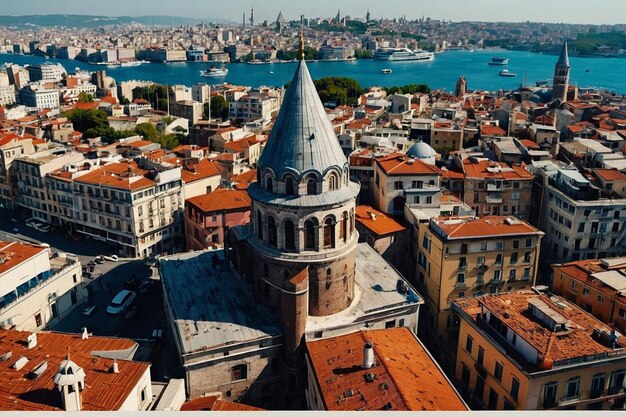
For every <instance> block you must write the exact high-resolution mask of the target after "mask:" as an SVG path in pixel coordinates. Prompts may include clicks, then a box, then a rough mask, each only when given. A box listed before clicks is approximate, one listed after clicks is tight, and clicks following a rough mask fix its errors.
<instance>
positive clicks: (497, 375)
mask: <svg viewBox="0 0 626 417" xmlns="http://www.w3.org/2000/svg"><path fill="white" fill-rule="evenodd" d="M502 369H503V367H502V363H500V362H498V361H496V366H495V368H494V370H493V376H494V378H495V379H497V380H498V381H500V382H502Z"/></svg>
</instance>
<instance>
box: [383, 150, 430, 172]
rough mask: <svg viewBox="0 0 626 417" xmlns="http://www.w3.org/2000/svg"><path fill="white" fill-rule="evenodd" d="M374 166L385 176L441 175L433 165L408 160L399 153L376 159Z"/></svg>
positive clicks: (416, 160) (411, 159) (417, 160)
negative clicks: (378, 167) (376, 165)
mask: <svg viewBox="0 0 626 417" xmlns="http://www.w3.org/2000/svg"><path fill="white" fill-rule="evenodd" d="M376 164H378V166H380V168H381V169H382V170H383V172H384V173H386V174H387V175H441V171H440V170H439V168H437V167H436V166H434V165H428V164H426V163H424V162H422V161H421V160H419V159H413V158H409V157H408V156H406V155H404V154H401V153H393V154H391V155H387V156H383V157H380V158H376Z"/></svg>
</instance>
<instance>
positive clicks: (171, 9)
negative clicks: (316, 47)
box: [0, 0, 626, 24]
mask: <svg viewBox="0 0 626 417" xmlns="http://www.w3.org/2000/svg"><path fill="white" fill-rule="evenodd" d="M253 3H256V4H255V5H254V7H255V18H256V21H257V22H261V21H263V20H265V19H267V20H268V21H270V22H271V21H274V20H276V16H277V15H278V12H279V11H281V10H282V12H283V15H284V16H285V18H286V19H288V20H291V19H299V16H300V15H301V14H304V15H305V16H308V17H319V16H322V17H329V16H334V15H335V14H336V13H337V9H341V14H342V15H345V14H349V15H351V16H359V17H363V16H364V15H365V12H366V10H367V9H368V8H369V10H370V12H371V15H372V18H379V17H380V16H384V17H399V16H402V15H406V17H407V18H409V19H411V18H418V17H422V16H426V17H431V18H433V19H445V20H454V21H461V20H482V21H494V20H498V21H515V22H520V21H526V20H531V21H540V22H559V23H593V24H601V23H626V1H624V0H597V1H594V0H433V1H424V0H314V1H306V0H262V1H261V0H256V2H254V1H253V0H226V1H222V0H104V1H102V0H17V1H13V0H0V4H1V5H2V7H1V9H0V13H1V14H4V15H25V14H56V13H61V14H63V13H68V14H90V15H108V16H120V15H127V16H140V15H148V16H150V15H170V16H187V17H198V18H211V17H221V18H225V19H229V20H232V21H236V22H239V21H241V18H242V13H243V12H244V11H245V12H246V18H248V17H249V13H250V7H251V6H252V4H253Z"/></svg>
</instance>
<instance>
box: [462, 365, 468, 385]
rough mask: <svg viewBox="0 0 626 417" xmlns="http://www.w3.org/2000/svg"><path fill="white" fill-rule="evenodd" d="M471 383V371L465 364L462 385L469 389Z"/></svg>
mask: <svg viewBox="0 0 626 417" xmlns="http://www.w3.org/2000/svg"><path fill="white" fill-rule="evenodd" d="M469 383H470V370H469V369H468V367H467V366H465V364H463V369H462V370H461V385H463V386H464V387H469Z"/></svg>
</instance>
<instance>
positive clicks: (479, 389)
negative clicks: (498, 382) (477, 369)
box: [474, 375, 485, 402]
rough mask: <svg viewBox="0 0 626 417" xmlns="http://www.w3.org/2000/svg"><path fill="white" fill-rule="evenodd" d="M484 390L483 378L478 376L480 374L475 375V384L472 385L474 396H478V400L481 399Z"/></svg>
mask: <svg viewBox="0 0 626 417" xmlns="http://www.w3.org/2000/svg"><path fill="white" fill-rule="evenodd" d="M484 391H485V380H484V379H483V378H481V377H480V375H477V376H476V385H475V386H474V394H475V395H476V397H478V398H480V401H481V402H482V401H483V392H484Z"/></svg>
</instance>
